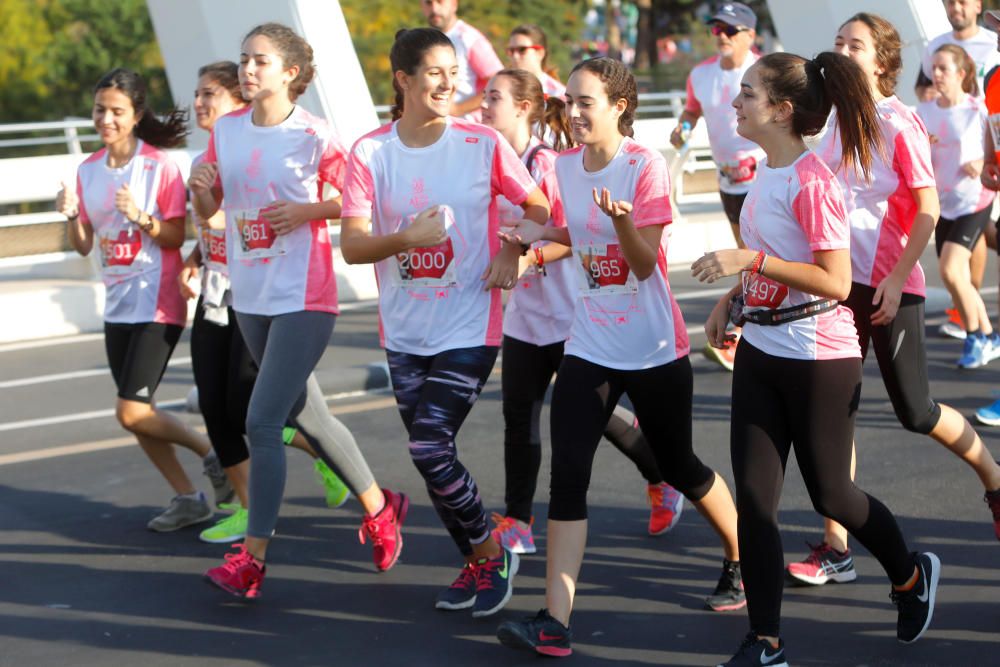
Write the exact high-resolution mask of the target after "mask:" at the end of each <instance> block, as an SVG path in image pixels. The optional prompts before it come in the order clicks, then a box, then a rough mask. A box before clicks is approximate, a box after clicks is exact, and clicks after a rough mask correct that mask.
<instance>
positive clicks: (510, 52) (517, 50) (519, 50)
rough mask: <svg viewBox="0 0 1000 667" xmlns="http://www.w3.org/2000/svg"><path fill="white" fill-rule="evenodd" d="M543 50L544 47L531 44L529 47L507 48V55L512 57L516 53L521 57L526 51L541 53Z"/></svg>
mask: <svg viewBox="0 0 1000 667" xmlns="http://www.w3.org/2000/svg"><path fill="white" fill-rule="evenodd" d="M544 48H545V47H544V46H540V45H538V44H532V45H531V46H508V47H507V55H508V56H512V55H514V54H515V53H516V54H517V55H519V56H523V55H524V54H525V53H527V52H528V51H541V50H543V49H544Z"/></svg>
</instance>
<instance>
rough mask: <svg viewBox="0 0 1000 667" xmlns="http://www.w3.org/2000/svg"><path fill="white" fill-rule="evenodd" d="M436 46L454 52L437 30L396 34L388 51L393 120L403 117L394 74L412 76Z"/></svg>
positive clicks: (420, 29)
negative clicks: (445, 47) (394, 92)
mask: <svg viewBox="0 0 1000 667" xmlns="http://www.w3.org/2000/svg"><path fill="white" fill-rule="evenodd" d="M438 46H447V47H448V48H450V49H451V50H453V51H454V50H455V45H454V44H452V43H451V40H450V39H448V37H447V35H445V34H444V33H443V32H441V31H440V30H438V29H437V28H409V29H407V28H403V29H402V30H400V31H399V32H397V33H396V38H395V40H393V43H392V49H391V50H390V51H389V65H390V67H391V69H392V89H393V90H394V91H396V102H395V104H393V105H392V108H391V110H390V112H391V113H392V119H393V120H399V119H400V118H401V117H402V116H403V89H402V88H400V87H399V83H397V82H396V72H403V73H404V74H408V75H411V76H412V75H414V74H416V73H417V68H418V67H420V63H422V62H423V60H424V54H426V53H427V52H428V51H430V50H431V49H433V48H435V47H438Z"/></svg>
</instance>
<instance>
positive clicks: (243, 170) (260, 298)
mask: <svg viewBox="0 0 1000 667" xmlns="http://www.w3.org/2000/svg"><path fill="white" fill-rule="evenodd" d="M251 114H252V108H251V107H246V108H245V109H240V110H238V111H234V112H232V113H230V114H227V115H225V116H223V117H222V118H220V119H219V120H218V121H217V122H216V124H215V129H214V130H213V131H212V137H211V139H210V140H209V143H208V150H207V151H206V153H205V160H206V161H207V162H215V163H217V164H218V166H219V179H220V182H221V185H222V192H223V203H222V206H223V210H224V211H225V212H226V247H227V251H228V257H229V278H230V281H231V282H232V292H233V308H235V309H236V310H237V311H238V312H241V313H249V314H252V315H281V314H282V313H292V312H299V311H302V310H318V311H323V312H328V313H336V312H338V308H337V279H336V276H335V275H334V272H333V255H332V248H331V245H330V235H329V232H328V231H327V227H326V220H310V221H309V222H308V223H306V224H303V225H301V226H299V227H298V228H296V229H295V230H293V231H292V232H290V233H288V234H285V235H283V236H278V235H276V234H275V233H274V232H273V231H272V230H271V227H270V225H269V224H268V223H267V220H266V219H265V218H264V217H263V216H262V212H263V211H264V210H266V209H267V208H268V206H270V205H271V204H272V203H273V202H275V201H277V200H284V201H288V202H294V203H315V202H318V201H320V198H319V195H320V193H321V192H322V184H323V183H329V184H331V185H332V186H333V187H335V188H337V189H338V190H341V189H342V188H343V182H344V172H345V167H346V154H347V151H346V149H345V147H344V146H343V144H342V143H341V142H340V139H339V138H338V137H337V136H336V134H334V132H333V130H331V129H330V126H329V125H327V123H326V121H324V120H323V119H321V118H317V117H316V116H314V115H312V114H311V113H309V112H308V111H306V110H305V109H303V108H302V107H299V106H296V107H295V109H294V110H293V111H292V113H291V115H290V116H289V117H288V118H286V119H285V120H284V121H283V122H282V123H280V124H279V125H274V126H272V127H259V126H256V125H254V124H253V121H252V120H251Z"/></svg>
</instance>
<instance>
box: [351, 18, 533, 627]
mask: <svg viewBox="0 0 1000 667" xmlns="http://www.w3.org/2000/svg"><path fill="white" fill-rule="evenodd" d="M389 60H390V63H391V65H392V71H393V88H394V89H395V90H396V103H395V105H394V106H393V122H391V123H388V124H386V125H384V126H383V127H381V128H379V129H378V130H375V131H374V132H372V133H369V134H367V135H365V136H364V137H362V138H361V139H360V140H358V142H357V143H356V144H355V146H354V148H353V149H352V151H351V157H350V162H349V164H348V174H347V185H346V188H345V190H344V219H343V222H342V227H341V235H340V238H341V250H342V251H343V253H344V259H346V260H347V261H348V262H350V263H352V264H358V263H373V264H375V272H376V275H377V277H378V283H379V324H380V326H379V330H380V333H381V339H382V345H383V347H385V351H386V357H387V359H388V361H389V374H390V377H391V379H392V386H393V391H394V392H395V396H396V403H397V405H398V407H399V413H400V416H401V417H402V419H403V424H404V426H405V427H406V431H407V434H408V435H409V451H410V456H411V458H412V459H413V463H414V465H415V466H416V468H417V470H418V471H419V472H420V474H421V476H422V477H423V478H424V482H425V484H426V485H427V492H428V494H429V495H430V498H431V502H432V503H433V505H434V508H435V509H436V510H437V512H438V515H439V516H440V517H441V521H442V522H443V523H444V525H445V527H446V528H447V529H448V532H449V533H450V534H451V537H452V539H453V540H454V542H455V544H456V545H457V546H458V549H459V551H460V552H461V553H462V555H463V556H464V558H465V564H464V566H463V568H462V571H461V573H460V574H459V576H458V578H456V579H455V581H454V583H452V585H451V586H450V587H449V588H447V589H445V590H444V591H443V592H441V594H440V595H438V597H437V602H436V605H435V606H436V607H437V608H438V609H446V610H454V609H468V608H470V607H471V608H472V615H473V616H476V617H480V616H489V615H490V614H494V613H496V612H497V611H499V610H500V609H501V608H503V606H504V605H505V604H506V603H507V601H508V600H509V599H510V596H511V592H512V586H511V582H512V579H513V577H514V574H515V573H516V572H517V566H518V556H517V554H514V553H512V552H511V551H509V550H508V549H505V548H504V547H502V546H501V545H500V544H499V543H498V542H497V541H496V539H494V538H493V536H492V535H491V534H490V529H489V527H488V526H487V517H486V511H485V510H484V509H483V502H482V500H481V499H480V497H479V490H478V488H477V486H476V482H475V480H474V479H473V478H472V475H471V474H470V473H469V471H468V470H467V469H466V468H465V467H464V466H463V465H462V463H461V462H460V461H459V460H458V450H457V446H456V443H455V438H456V436H457V434H458V430H459V428H460V427H461V426H462V422H463V421H465V417H466V416H467V415H468V414H469V410H470V409H471V408H472V405H473V403H475V401H476V399H477V398H478V396H479V393H480V392H481V391H482V388H483V385H484V384H485V383H486V380H487V378H488V377H489V376H490V373H491V372H492V370H493V364H494V362H495V361H496V357H497V352H498V350H499V345H500V336H501V294H500V289H498V288H500V287H502V288H506V289H510V288H512V287H513V286H514V281H515V280H516V269H517V257H518V255H519V254H520V253H521V249H520V247H519V246H517V245H505V246H504V247H502V248H501V243H500V240H499V238H498V237H497V232H498V229H499V218H498V215H497V204H496V198H497V197H498V195H503V196H504V197H506V198H507V199H508V200H509V201H510V202H512V203H513V204H515V205H518V206H521V208H522V209H524V213H523V215H524V216H525V217H529V218H530V219H532V220H535V221H537V222H538V223H539V224H544V222H545V221H546V220H548V218H549V207H548V203H547V201H546V199H545V196H544V195H543V194H542V193H541V192H540V191H539V189H538V186H537V185H536V184H535V182H534V180H532V178H531V176H530V175H529V174H528V171H527V170H526V169H525V168H524V165H523V164H522V163H521V160H520V159H518V157H517V155H516V154H515V153H514V151H513V150H512V149H511V148H510V146H509V145H508V144H507V142H506V141H504V139H503V137H501V136H500V135H499V134H497V133H496V132H495V131H494V130H491V129H489V128H487V127H484V126H482V125H478V124H476V123H469V122H465V121H461V120H458V119H455V118H450V117H449V116H448V110H449V105H450V104H451V99H452V97H453V96H454V94H455V82H456V76H457V72H458V64H457V62H456V59H455V49H454V47H453V46H452V44H451V42H450V41H449V40H448V38H447V37H446V36H445V35H444V33H442V32H440V31H438V30H434V29H432V28H415V29H413V30H401V31H399V32H398V33H396V40H395V43H394V44H393V46H392V51H391V52H390V54H389ZM369 225H371V232H369V231H368V230H369Z"/></svg>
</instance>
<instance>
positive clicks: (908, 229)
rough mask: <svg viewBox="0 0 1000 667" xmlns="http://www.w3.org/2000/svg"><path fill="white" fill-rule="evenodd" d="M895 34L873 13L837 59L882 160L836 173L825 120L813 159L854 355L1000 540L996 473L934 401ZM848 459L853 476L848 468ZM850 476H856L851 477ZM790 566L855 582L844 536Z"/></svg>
mask: <svg viewBox="0 0 1000 667" xmlns="http://www.w3.org/2000/svg"><path fill="white" fill-rule="evenodd" d="M900 44H901V42H900V39H899V33H898V32H896V28H895V27H893V25H892V24H891V23H889V22H888V21H886V20H885V19H883V18H881V17H880V16H876V15H874V14H868V13H860V14H856V15H854V16H853V17H851V18H850V19H848V20H847V21H846V22H845V23H844V24H843V25H842V26H841V27H840V31H839V32H838V33H837V38H836V41H835V45H834V51H837V52H839V53H841V54H844V55H846V56H847V57H849V58H850V59H851V60H853V61H854V62H856V63H857V64H858V65H859V66H860V67H861V70H862V71H863V72H864V73H865V77H866V79H867V81H868V86H869V88H870V89H871V94H872V97H873V98H874V99H875V101H876V103H877V107H878V114H877V118H878V123H879V127H880V128H881V130H882V134H883V145H884V148H885V153H886V154H885V155H884V156H883V155H876V156H875V157H874V158H873V162H872V172H871V173H872V178H871V180H870V181H869V180H866V179H863V178H860V177H859V176H858V174H856V173H855V172H854V170H851V169H842V168H841V156H842V151H841V142H840V136H839V132H838V131H837V128H836V118H835V116H834V115H831V117H830V121H829V122H828V123H827V131H826V133H825V134H824V135H823V137H822V139H821V141H820V144H819V146H818V148H817V149H816V154H817V155H818V156H819V157H820V158H821V159H822V160H823V161H824V162H825V163H826V164H827V166H829V167H830V170H831V171H833V173H834V174H836V176H837V178H838V180H839V181H840V185H841V188H842V189H843V191H844V199H845V203H846V205H847V212H848V216H849V220H850V224H851V268H852V283H851V294H850V296H849V297H848V298H847V301H845V302H844V305H846V306H847V307H848V308H850V309H851V311H852V312H853V313H854V324H855V326H856V327H857V329H858V338H859V339H860V342H861V356H862V358H864V357H866V356H867V354H868V347H869V344H871V346H872V347H873V348H874V350H875V358H876V359H877V360H878V367H879V371H880V372H881V373H882V381H883V382H884V383H885V388H886V391H887V392H888V393H889V400H890V401H892V407H893V410H894V411H895V413H896V418H897V419H898V420H899V422H900V423H901V424H902V425H903V427H904V428H906V429H907V430H909V431H913V432H914V433H922V434H926V435H929V436H930V437H931V438H933V439H934V440H936V441H937V442H938V443H939V444H941V445H944V446H945V447H947V448H948V449H949V450H950V451H951V452H952V453H954V454H955V455H956V456H959V457H960V458H961V459H962V460H963V461H965V462H966V463H967V464H968V465H969V466H970V467H971V468H972V469H973V470H975V472H976V475H977V476H978V477H979V480H980V482H982V484H983V486H984V487H985V489H986V495H985V498H986V502H987V504H988V505H989V507H990V509H991V510H992V511H993V517H994V518H993V527H994V532H995V533H996V537H997V539H1000V466H997V463H996V461H994V460H993V457H992V456H990V452H989V450H987V449H986V447H985V445H983V441H982V440H980V438H979V436H978V435H977V434H976V432H975V431H974V430H973V428H972V426H971V425H970V424H969V422H968V421H967V420H966V419H965V417H963V416H962V415H961V414H960V413H959V412H958V411H956V410H955V409H953V408H951V407H950V406H947V405H944V404H943V403H937V402H936V401H934V399H933V398H931V395H930V385H929V383H928V377H927V355H926V351H925V343H924V272H923V269H922V268H921V267H920V262H919V261H918V259H919V257H920V254H921V253H922V252H923V250H924V248H926V247H927V242H928V241H929V240H930V236H931V233H932V231H933V229H934V222H935V221H936V220H937V218H938V215H939V212H938V211H939V207H938V198H937V191H936V189H935V183H934V174H933V172H932V168H931V156H930V144H929V142H928V138H927V132H926V130H925V129H924V125H923V123H921V122H920V119H919V118H918V117H917V116H916V114H914V113H913V112H912V111H910V110H909V109H908V108H907V107H906V106H905V105H904V104H903V103H902V102H900V101H899V99H898V98H896V97H895V95H894V94H893V91H894V90H895V85H896V77H897V76H898V75H899V72H900V69H901V67H902V59H901V57H900ZM853 461H854V457H853V455H852V464H851V467H852V469H853V468H854V465H855V464H854V463H853ZM852 477H853V474H852ZM810 551H811V552H810V554H809V556H808V557H807V558H806V559H805V560H804V561H802V562H800V563H791V564H790V565H789V566H788V572H789V574H790V575H791V576H792V577H793V578H794V579H796V580H798V581H800V582H802V583H804V584H812V585H819V584H825V583H826V582H827V581H836V582H848V581H853V580H854V579H856V578H857V572H856V571H855V569H854V559H853V558H852V556H851V552H850V550H849V549H848V548H847V531H846V530H845V529H844V527H843V526H839V525H837V523H836V522H835V521H833V520H827V521H826V523H825V535H824V538H823V542H821V543H820V544H819V545H816V546H813V545H810Z"/></svg>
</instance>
